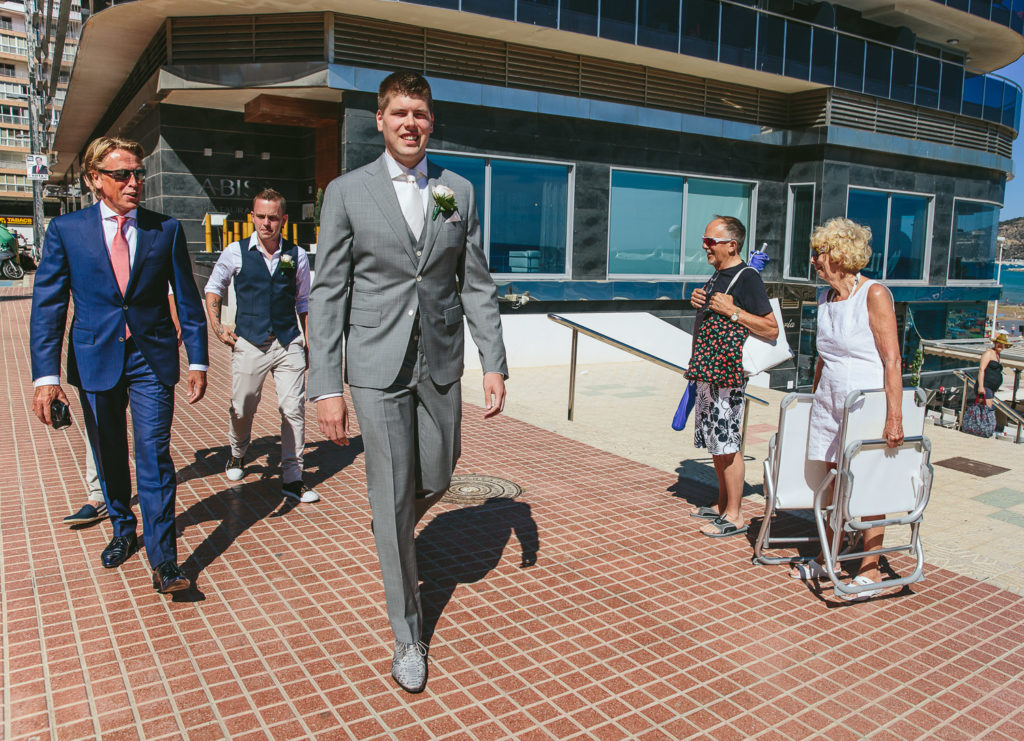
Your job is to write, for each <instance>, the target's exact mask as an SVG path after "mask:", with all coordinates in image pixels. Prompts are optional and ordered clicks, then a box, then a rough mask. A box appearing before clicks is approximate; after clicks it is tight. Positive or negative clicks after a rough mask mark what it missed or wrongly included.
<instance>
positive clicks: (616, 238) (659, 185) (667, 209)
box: [608, 170, 704, 275]
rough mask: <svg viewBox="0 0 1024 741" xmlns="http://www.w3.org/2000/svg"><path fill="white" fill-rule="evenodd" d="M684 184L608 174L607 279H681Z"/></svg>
mask: <svg viewBox="0 0 1024 741" xmlns="http://www.w3.org/2000/svg"><path fill="white" fill-rule="evenodd" d="M684 182H685V181H684V179H683V178H681V177H675V176H672V175H656V174H654V173H646V172H628V171H623V170H613V171H612V192H611V203H610V206H609V212H608V272H609V273H611V274H613V275H614V274H621V275H679V257H680V253H681V251H682V249H681V248H682V220H683V184H684ZM703 227H704V224H701V228H703Z"/></svg>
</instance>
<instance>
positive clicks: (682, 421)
mask: <svg viewBox="0 0 1024 741" xmlns="http://www.w3.org/2000/svg"><path fill="white" fill-rule="evenodd" d="M695 401H697V382H696V381H690V382H689V383H688V384H686V388H685V389H683V398H682V399H680V400H679V407H678V408H677V409H676V416H674V417H673V418H672V429H673V430H675V431H677V432H678V431H679V430H681V429H683V428H684V427H686V420H687V419H689V418H690V412H691V411H693V403H694V402H695Z"/></svg>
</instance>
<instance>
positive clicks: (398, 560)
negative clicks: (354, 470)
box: [308, 72, 508, 692]
mask: <svg viewBox="0 0 1024 741" xmlns="http://www.w3.org/2000/svg"><path fill="white" fill-rule="evenodd" d="M377 106H378V110H377V129H378V131H380V132H381V133H382V134H383V135H384V146H385V152H384V154H383V155H381V157H380V158H379V159H377V161H375V162H373V163H371V164H369V165H366V166H365V167H361V168H359V169H357V170H354V171H352V172H349V173H346V174H345V175H343V176H342V177H340V178H337V179H336V180H334V181H333V182H332V183H331V184H330V185H329V186H328V187H327V191H326V193H325V194H324V201H323V208H322V211H321V219H320V239H319V244H318V245H317V262H316V277H315V280H314V282H313V288H312V291H311V292H310V303H309V331H310V366H309V389H308V393H309V398H310V399H312V400H314V401H316V406H317V417H318V419H319V422H320V429H321V431H322V432H323V433H324V435H325V436H326V437H328V438H329V439H331V440H333V441H334V442H336V443H338V444H340V445H347V444H348V438H349V434H350V431H349V421H348V407H347V405H346V403H345V398H344V396H343V393H342V392H343V381H345V380H347V381H348V385H349V393H350V394H351V396H352V401H353V403H354V404H355V409H356V413H357V415H358V418H359V429H360V432H361V434H362V437H363V445H364V449H365V451H366V483H367V489H368V493H369V498H370V508H371V510H372V513H373V531H374V537H375V539H376V543H377V555H378V558H379V559H380V566H381V573H382V576H383V580H384V596H385V600H386V602H387V612H388V619H389V621H390V622H391V629H392V630H393V631H394V634H395V655H394V658H393V660H392V664H391V674H392V676H393V677H394V679H395V681H396V682H397V683H398V684H399V686H401V687H402V688H403V689H405V690H406V691H408V692H419V691H421V690H422V689H423V688H424V686H425V685H426V679H427V661H426V657H427V647H426V645H425V644H424V643H423V642H422V641H421V638H422V623H423V617H422V610H421V608H420V596H419V578H418V574H417V569H416V549H415V543H414V540H413V539H414V530H415V527H416V523H417V522H418V521H419V519H420V518H421V517H422V516H423V515H424V513H426V511H427V509H428V508H429V507H430V506H431V505H432V504H434V503H435V502H437V501H438V500H439V499H440V498H441V496H442V495H443V494H444V492H445V491H446V490H447V489H448V485H449V483H450V482H451V476H452V471H453V470H454V469H455V464H456V462H457V461H458V459H459V453H460V446H461V423H462V390H461V384H460V379H461V377H462V371H463V352H464V349H463V321H462V320H463V316H465V318H466V319H467V321H468V323H469V330H470V333H471V334H472V336H473V340H474V341H475V342H476V344H477V347H478V348H479V349H480V360H481V365H482V367H483V371H484V404H485V412H484V417H485V418H487V417H493V416H495V415H497V414H499V413H500V412H501V410H502V408H503V407H504V403H505V378H507V376H508V368H507V366H506V363H505V346H504V343H503V342H502V336H501V320H500V318H499V316H498V302H497V292H496V289H495V287H494V282H493V281H492V280H491V277H490V273H489V272H488V270H487V262H486V258H485V257H484V253H483V249H482V247H481V236H480V222H479V219H478V217H477V210H476V197H475V195H474V193H473V187H472V185H470V183H469V182H468V181H467V180H465V179H464V178H462V177H460V176H459V175H456V174H455V173H453V172H451V171H450V170H445V169H443V168H440V167H438V166H437V165H434V164H432V163H430V162H429V161H428V160H427V157H426V148H427V141H428V140H429V139H430V134H431V132H432V131H433V126H434V114H433V101H432V98H431V94H430V85H429V84H428V83H427V81H426V80H425V79H424V78H423V77H422V76H420V75H419V74H416V73H414V72H395V73H394V74H392V75H389V76H388V77H387V78H386V79H385V80H384V81H383V82H382V83H381V85H380V89H379V92H378V95H377ZM343 346H344V347H343ZM343 360H344V364H343Z"/></svg>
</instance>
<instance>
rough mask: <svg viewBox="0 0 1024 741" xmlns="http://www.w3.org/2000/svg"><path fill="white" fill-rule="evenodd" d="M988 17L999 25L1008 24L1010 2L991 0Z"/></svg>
mask: <svg viewBox="0 0 1024 741" xmlns="http://www.w3.org/2000/svg"><path fill="white" fill-rule="evenodd" d="M989 19H990V20H991V21H992V22H993V23H998V24H999V25H1000V26H1009V25H1010V2H1009V0H993V2H992V14H991V15H990V16H989Z"/></svg>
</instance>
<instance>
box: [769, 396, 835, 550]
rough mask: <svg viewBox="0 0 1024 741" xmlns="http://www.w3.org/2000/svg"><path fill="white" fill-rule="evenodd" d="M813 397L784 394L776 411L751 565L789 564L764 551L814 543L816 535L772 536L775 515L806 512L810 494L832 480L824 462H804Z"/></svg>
mask: <svg viewBox="0 0 1024 741" xmlns="http://www.w3.org/2000/svg"><path fill="white" fill-rule="evenodd" d="M813 398H814V395H813V394H797V393H793V394H786V396H785V397H784V398H783V399H782V404H781V406H780V408H779V429H778V432H776V433H775V434H774V435H772V437H771V440H769V442H768V457H767V458H766V459H765V461H764V496H765V507H764V521H763V522H762V523H761V532H760V533H759V534H758V536H757V542H756V543H755V545H754V562H755V563H763V564H777V563H790V562H793V561H794V560H799V559H794V558H793V557H792V556H766V555H765V554H764V551H765V549H766V548H777V547H779V546H784V545H796V544H799V543H812V542H817V540H818V536H817V535H805V536H773V535H772V534H771V531H772V525H773V524H774V520H775V515H776V514H777V513H779V512H783V511H787V510H810V509H811V508H813V507H814V492H815V491H817V490H818V489H819V488H820V487H821V486H823V485H824V486H826V487H827V485H828V481H831V480H832V476H831V475H830V474H829V470H828V466H827V464H826V463H825V462H824V461H809V460H807V433H808V429H809V423H810V414H811V400H812V399H813Z"/></svg>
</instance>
